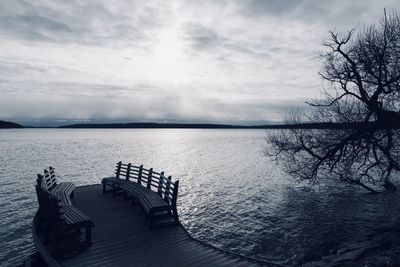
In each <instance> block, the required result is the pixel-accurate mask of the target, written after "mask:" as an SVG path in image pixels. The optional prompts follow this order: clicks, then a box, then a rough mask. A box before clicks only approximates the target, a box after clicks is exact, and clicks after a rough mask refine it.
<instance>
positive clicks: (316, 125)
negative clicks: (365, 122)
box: [60, 122, 373, 129]
mask: <svg viewBox="0 0 400 267" xmlns="http://www.w3.org/2000/svg"><path fill="white" fill-rule="evenodd" d="M361 126H362V125H361V123H357V122H356V123H331V122H325V123H301V124H276V125H255V126H240V125H229V124H184V123H147V122H145V123H94V124H73V125H65V126H60V128H98V129H112V128H115V129H118V128H168V129H354V128H360V127H361ZM371 126H373V124H371Z"/></svg>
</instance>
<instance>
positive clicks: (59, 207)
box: [49, 196, 94, 245]
mask: <svg viewBox="0 0 400 267" xmlns="http://www.w3.org/2000/svg"><path fill="white" fill-rule="evenodd" d="M49 199H50V209H51V210H50V215H51V221H52V227H51V228H52V232H53V233H54V235H55V237H56V239H58V240H56V245H58V243H59V240H61V239H63V236H64V235H65V234H68V233H69V232H70V231H74V232H79V233H80V230H81V229H82V228H84V229H85V234H86V235H85V241H84V243H85V245H90V244H91V242H92V238H91V228H92V227H94V223H93V220H92V219H90V218H89V217H88V216H87V215H85V214H83V213H82V212H81V211H79V210H78V209H77V208H75V207H74V206H73V205H63V204H62V203H61V201H60V200H59V199H57V198H56V197H54V196H49Z"/></svg>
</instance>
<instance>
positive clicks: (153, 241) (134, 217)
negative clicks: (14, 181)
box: [34, 185, 276, 267]
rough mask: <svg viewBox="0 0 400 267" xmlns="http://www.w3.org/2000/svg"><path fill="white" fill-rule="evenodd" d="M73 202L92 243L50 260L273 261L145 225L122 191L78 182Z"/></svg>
mask: <svg viewBox="0 0 400 267" xmlns="http://www.w3.org/2000/svg"><path fill="white" fill-rule="evenodd" d="M73 205H74V206H75V207H76V208H78V209H79V210H81V211H82V212H83V213H85V214H86V215H88V216H89V217H91V218H92V219H93V221H94V223H95V227H94V228H93V232H92V245H91V246H90V247H88V248H86V249H85V250H84V251H82V252H80V253H76V254H72V255H68V256H65V255H64V256H58V257H54V258H55V261H56V262H55V264H54V265H57V263H58V264H59V265H61V266H173V267H179V266H276V265H273V264H268V263H266V262H262V261H257V260H252V259H249V258H246V257H242V256H238V255H235V254H232V253H229V252H225V251H223V250H220V249H217V248H214V247H212V246H209V245H207V244H205V243H203V242H199V241H197V240H196V239H194V238H192V237H191V236H190V235H189V234H188V233H187V232H186V230H185V229H184V227H183V226H181V225H176V226H169V227H163V228H158V229H150V227H149V222H148V221H147V220H146V219H145V215H144V213H142V212H141V211H140V208H139V206H138V205H133V206H132V205H131V202H130V201H127V200H123V198H122V197H121V196H116V197H112V195H111V194H102V187H101V185H91V186H80V187H77V188H76V189H75V197H74V198H73ZM35 238H36V239H38V237H37V236H36V237H35V234H34V239H35ZM37 241H38V240H35V242H36V243H37ZM39 242H40V240H39ZM37 246H38V243H37ZM41 249H42V250H43V249H45V247H44V246H42V248H41ZM43 254H46V252H44V253H42V255H43Z"/></svg>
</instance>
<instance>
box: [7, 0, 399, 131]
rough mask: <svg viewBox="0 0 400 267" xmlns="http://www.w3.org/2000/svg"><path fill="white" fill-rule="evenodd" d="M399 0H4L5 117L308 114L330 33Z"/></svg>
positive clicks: (262, 119)
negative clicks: (302, 111) (294, 111)
mask: <svg viewBox="0 0 400 267" xmlns="http://www.w3.org/2000/svg"><path fill="white" fill-rule="evenodd" d="M385 7H386V8H388V9H391V8H392V9H396V8H397V10H399V7H400V3H399V2H398V0H380V1H375V0H354V1H347V0H346V1H344V0H329V1H325V0H322V1H321V0H319V1H318V0H303V1H300V0H298V1H296V0H232V1H225V0H201V1H200V0H196V1H195V0H185V1H183V0H182V1H173V0H168V1H163V0H159V1H151V0H143V1H142V0H138V1H136V0H135V1H132V0H119V1H111V0H107V1H105V0H104V1H100V0H85V1H81V0H68V1H61V0H60V1H55V0H35V1H31V0H26V1H25V0H13V1H10V0H0V119H2V120H11V121H16V122H20V123H23V124H25V125H42V126H50V125H62V124H69V123H80V122H174V123H177V122H178V123H179V122H181V123H230V124H242V125H254V124H264V123H275V122H279V121H280V120H282V116H283V114H284V113H285V112H287V111H288V110H291V109H294V108H298V107H305V106H306V104H305V103H304V102H305V101H307V100H310V99H312V98H315V97H317V96H318V94H319V92H320V90H321V88H322V87H323V86H325V85H324V82H323V81H322V80H321V78H320V77H319V76H318V71H319V69H320V68H321V60H320V54H321V52H322V51H323V49H324V48H323V46H322V43H323V42H324V41H326V40H328V38H329V31H330V30H336V31H339V32H341V31H347V30H350V29H351V28H353V27H356V26H358V28H362V27H363V25H368V24H370V23H372V22H374V21H377V20H378V19H379V17H380V16H381V15H382V14H383V8H385Z"/></svg>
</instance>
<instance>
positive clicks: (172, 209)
mask: <svg viewBox="0 0 400 267" xmlns="http://www.w3.org/2000/svg"><path fill="white" fill-rule="evenodd" d="M102 184H103V193H106V192H109V191H112V192H113V194H114V195H115V192H116V191H119V190H122V191H123V193H124V196H125V197H129V198H132V199H133V200H137V201H138V202H139V203H140V205H141V207H142V208H143V210H144V211H145V212H146V214H147V215H148V217H149V219H150V226H151V227H154V226H162V225H169V224H177V223H179V218H178V212H177V208H176V200H177V196H178V187H179V181H176V182H172V181H171V177H165V175H164V172H161V173H157V172H154V171H153V169H144V168H143V165H141V166H133V165H132V164H131V163H129V164H122V162H118V163H117V167H116V171H115V177H107V178H103V179H102ZM107 186H109V187H111V188H112V189H111V190H108V191H107ZM168 217H169V218H170V219H172V220H165V218H168Z"/></svg>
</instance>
